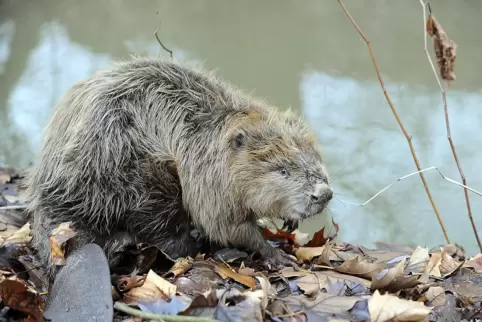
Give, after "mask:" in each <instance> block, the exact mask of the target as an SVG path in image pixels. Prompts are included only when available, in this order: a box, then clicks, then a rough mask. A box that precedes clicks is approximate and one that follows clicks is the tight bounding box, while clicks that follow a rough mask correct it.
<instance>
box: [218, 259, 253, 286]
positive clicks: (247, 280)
mask: <svg viewBox="0 0 482 322" xmlns="http://www.w3.org/2000/svg"><path fill="white" fill-rule="evenodd" d="M214 270H215V272H216V273H218V274H219V276H221V277H222V278H223V279H226V278H228V277H229V278H232V279H233V280H235V281H236V282H238V283H241V284H243V285H246V286H247V287H249V288H251V289H253V288H255V287H256V282H255V281H254V279H253V278H252V277H251V276H245V275H240V274H238V273H236V272H235V271H233V270H232V269H231V268H230V267H228V266H226V265H225V264H219V263H216V264H214Z"/></svg>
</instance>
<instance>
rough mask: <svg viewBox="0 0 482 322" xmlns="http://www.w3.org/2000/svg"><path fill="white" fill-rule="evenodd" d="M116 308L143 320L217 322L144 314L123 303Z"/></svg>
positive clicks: (177, 316) (196, 317) (209, 319)
mask: <svg viewBox="0 0 482 322" xmlns="http://www.w3.org/2000/svg"><path fill="white" fill-rule="evenodd" d="M114 308H115V309H116V310H119V311H121V312H124V313H127V314H130V315H132V316H137V317H140V318H143V319H148V320H154V321H166V322H178V321H182V322H188V321H196V322H215V321H216V320H215V319H212V318H208V317H199V316H188V315H167V314H154V313H149V312H143V311H140V310H137V309H135V308H133V307H130V306H129V305H127V304H125V303H123V302H115V303H114Z"/></svg>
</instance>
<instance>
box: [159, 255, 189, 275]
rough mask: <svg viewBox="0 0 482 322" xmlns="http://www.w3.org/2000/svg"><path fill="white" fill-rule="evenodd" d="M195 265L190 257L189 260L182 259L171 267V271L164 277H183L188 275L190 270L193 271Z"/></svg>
mask: <svg viewBox="0 0 482 322" xmlns="http://www.w3.org/2000/svg"><path fill="white" fill-rule="evenodd" d="M192 264H193V259H192V258H190V257H188V258H181V259H179V260H178V261H176V263H175V264H174V265H173V266H172V267H171V269H170V270H169V271H168V272H167V273H166V274H164V275H163V276H164V277H174V278H176V277H178V276H179V275H182V274H184V273H186V272H187V271H188V270H190V269H191V267H192Z"/></svg>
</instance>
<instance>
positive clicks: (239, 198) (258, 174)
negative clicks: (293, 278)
mask: <svg viewBox="0 0 482 322" xmlns="http://www.w3.org/2000/svg"><path fill="white" fill-rule="evenodd" d="M27 186H28V187H27V200H28V206H27V212H28V214H29V216H30V218H31V219H32V236H33V239H32V241H33V246H34V248H35V249H37V251H38V254H39V257H40V258H41V260H42V261H43V262H44V263H45V264H46V266H47V267H51V266H52V265H51V262H50V244H49V237H48V236H49V234H50V232H51V230H52V229H53V228H55V227H57V226H58V225H59V224H60V223H62V222H68V221H70V222H71V227H73V228H74V230H75V231H76V232H77V235H76V236H75V237H74V238H73V239H71V240H70V241H69V243H70V244H69V252H70V251H72V250H74V249H76V248H78V247H81V246H82V245H85V244H86V243H89V242H95V243H98V244H99V245H101V246H102V247H104V250H105V252H106V255H107V257H108V258H109V260H111V259H113V258H114V256H113V254H114V253H115V252H116V251H118V246H119V245H121V244H124V243H127V242H139V241H141V242H146V243H149V244H152V245H156V246H157V247H158V248H159V249H161V250H162V251H164V252H165V253H166V254H168V255H169V256H171V257H173V258H176V257H181V256H187V255H191V256H192V255H193V254H194V253H195V252H196V249H197V248H196V245H195V243H194V241H193V238H192V236H191V235H190V231H191V228H190V227H195V228H196V229H197V230H198V231H199V232H201V233H202V234H203V235H205V236H206V238H207V239H208V240H209V241H212V242H215V243H217V244H218V245H226V246H236V247H244V248H245V249H248V250H250V251H253V252H257V253H258V254H260V255H261V257H262V258H263V260H264V261H265V263H267V265H269V266H270V267H273V268H281V267H284V266H286V265H291V266H292V265H293V264H294V262H293V260H292V258H291V257H290V256H288V255H287V254H286V253H284V252H283V251H281V250H279V249H277V248H275V247H273V246H271V245H270V244H269V243H268V241H267V240H266V239H265V238H264V237H263V235H262V232H261V229H259V226H258V225H257V220H258V219H260V218H275V219H276V218H277V219H283V220H285V222H290V223H297V222H298V221H300V220H303V219H305V218H308V217H312V216H314V215H316V214H320V213H322V211H323V210H324V209H325V208H326V207H327V206H328V203H329V201H330V199H331V198H332V195H333V190H332V187H331V186H330V183H329V179H328V172H327V169H326V167H325V163H324V160H323V159H322V155H321V149H320V148H319V147H318V146H317V143H316V137H315V135H314V133H313V132H312V130H311V129H310V128H309V127H308V125H307V124H306V123H305V122H304V121H303V119H302V118H301V117H298V116H296V114H295V113H293V112H291V111H290V110H288V111H286V112H282V111H280V110H279V109H278V108H276V107H274V106H271V105H269V104H267V103H265V102H264V101H263V100H261V99H258V98H254V97H252V96H251V95H248V94H246V93H245V92H243V91H242V90H241V89H239V88H237V87H234V86H232V85H231V84H229V83H228V82H225V81H222V80H221V79H218V78H217V77H216V76H215V75H214V73H213V72H212V71H205V70H204V69H202V68H201V67H199V66H189V65H188V64H184V63H180V62H176V61H174V60H163V59H161V58H156V57H133V58H132V59H130V60H126V61H120V62H116V63H114V64H113V66H111V67H110V68H107V69H104V70H100V71H97V72H96V73H94V74H93V75H92V76H90V78H87V79H84V80H82V81H79V82H78V83H76V84H74V85H73V86H72V87H71V88H70V89H69V90H68V91H67V92H66V93H65V94H64V95H63V97H62V98H61V99H60V101H59V102H58V103H57V105H56V107H55V109H54V112H53V115H52V116H51V118H50V120H49V122H48V123H47V126H46V128H45V130H44V134H43V140H42V146H41V149H40V152H39V155H38V158H37V160H36V161H35V163H34V165H33V167H32V168H31V171H30V173H29V177H28V182H27ZM66 255H68V254H66ZM194 255H195V254H194ZM294 265H296V264H294ZM55 272H56V271H55V270H53V271H50V274H54V275H55ZM51 276H52V275H51Z"/></svg>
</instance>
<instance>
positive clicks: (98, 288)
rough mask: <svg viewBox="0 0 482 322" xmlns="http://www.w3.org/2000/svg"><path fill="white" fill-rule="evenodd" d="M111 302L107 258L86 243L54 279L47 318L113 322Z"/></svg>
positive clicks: (52, 319) (53, 320) (70, 320)
mask: <svg viewBox="0 0 482 322" xmlns="http://www.w3.org/2000/svg"><path fill="white" fill-rule="evenodd" d="M112 302H113V301H112V289H111V281H110V270H109V266H108V263H107V258H106V256H105V254H104V252H103V251H102V249H101V248H100V247H99V246H98V245H96V244H87V245H85V246H84V247H82V248H81V249H79V250H78V251H76V252H75V253H72V254H71V255H70V256H69V257H67V263H66V265H65V267H64V268H62V270H61V271H60V273H59V274H58V275H57V277H56V278H55V281H54V284H53V287H52V290H51V292H50V295H49V298H48V301H47V304H46V310H45V313H44V317H45V318H46V319H49V320H51V321H52V322H57V321H58V322H60V321H62V322H64V321H69V322H77V321H78V322H85V321H109V322H111V321H112V319H113V314H114V308H113V303H112Z"/></svg>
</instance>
